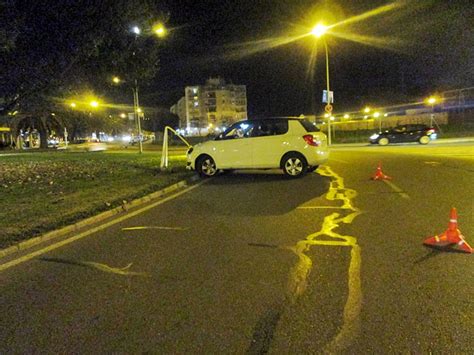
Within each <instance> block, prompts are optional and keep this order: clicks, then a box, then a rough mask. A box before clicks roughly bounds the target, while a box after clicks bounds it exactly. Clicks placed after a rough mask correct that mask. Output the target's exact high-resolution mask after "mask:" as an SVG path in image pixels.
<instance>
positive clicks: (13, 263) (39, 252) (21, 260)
mask: <svg viewBox="0 0 474 355" xmlns="http://www.w3.org/2000/svg"><path fill="white" fill-rule="evenodd" d="M207 181H208V180H204V181H201V182H199V183H197V184H196V185H193V186H190V187H188V188H187V189H185V190H183V191H180V192H178V193H176V194H174V195H171V196H168V197H165V198H164V199H162V200H160V201H157V202H154V203H152V204H150V205H148V206H145V207H142V208H140V209H138V210H136V211H133V212H130V213H128V214H126V215H124V216H121V217H119V218H117V219H114V220H112V221H109V222H107V223H104V224H102V225H100V226H97V227H94V228H92V229H89V230H87V231H85V232H82V233H79V234H76V235H75V236H72V237H70V238H68V239H65V240H63V241H60V242H58V243H55V244H52V245H50V246H47V247H45V248H43V249H40V250H37V251H35V252H32V253H29V254H26V255H24V256H22V257H20V258H18V259H14V260H11V261H9V262H7V263H5V264H1V265H0V272H1V271H4V270H6V269H9V268H11V267H13V266H16V265H18V264H21V263H24V262H25V261H28V260H31V259H33V258H35V257H37V256H39V255H43V254H45V253H47V252H50V251H52V250H55V249H58V248H60V247H62V246H65V245H68V244H70V243H72V242H75V241H76V240H79V239H82V238H84V237H87V236H89V235H91V234H93V233H95V232H98V231H101V230H103V229H106V228H108V227H110V226H113V225H114V224H117V223H120V222H122V221H125V220H127V219H129V218H132V217H134V216H136V215H138V214H140V213H143V212H145V211H148V210H150V209H152V208H154V207H156V206H159V205H161V204H163V203H165V202H168V201H170V200H172V199H174V198H176V197H178V196H181V195H183V194H185V193H187V192H189V191H191V190H193V189H195V188H197V187H199V186H201V185H202V184H204V183H205V182H207Z"/></svg>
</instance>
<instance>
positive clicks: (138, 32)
mask: <svg viewBox="0 0 474 355" xmlns="http://www.w3.org/2000/svg"><path fill="white" fill-rule="evenodd" d="M132 32H133V33H135V34H136V35H139V34H140V33H141V30H140V27H138V26H133V27H132Z"/></svg>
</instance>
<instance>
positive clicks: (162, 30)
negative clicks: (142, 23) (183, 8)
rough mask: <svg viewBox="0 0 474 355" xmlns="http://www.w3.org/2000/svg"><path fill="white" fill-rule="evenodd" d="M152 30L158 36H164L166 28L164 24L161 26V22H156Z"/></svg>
mask: <svg viewBox="0 0 474 355" xmlns="http://www.w3.org/2000/svg"><path fill="white" fill-rule="evenodd" d="M153 32H155V34H156V35H157V36H158V37H164V36H166V28H165V26H163V24H161V23H159V24H156V25H155V26H153Z"/></svg>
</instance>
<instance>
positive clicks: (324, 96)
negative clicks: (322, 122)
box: [323, 90, 334, 104]
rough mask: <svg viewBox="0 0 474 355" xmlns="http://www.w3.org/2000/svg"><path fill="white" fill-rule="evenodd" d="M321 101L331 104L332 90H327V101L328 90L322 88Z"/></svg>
mask: <svg viewBox="0 0 474 355" xmlns="http://www.w3.org/2000/svg"><path fill="white" fill-rule="evenodd" d="M323 102H325V103H329V104H333V103H334V91H329V102H328V91H327V90H323Z"/></svg>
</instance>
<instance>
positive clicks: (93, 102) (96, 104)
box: [89, 100, 99, 108]
mask: <svg viewBox="0 0 474 355" xmlns="http://www.w3.org/2000/svg"><path fill="white" fill-rule="evenodd" d="M89 105H91V106H92V107H94V108H97V107H99V103H98V102H97V101H95V100H93V101H91V102H90V103H89Z"/></svg>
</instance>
